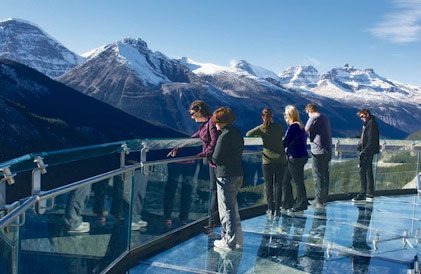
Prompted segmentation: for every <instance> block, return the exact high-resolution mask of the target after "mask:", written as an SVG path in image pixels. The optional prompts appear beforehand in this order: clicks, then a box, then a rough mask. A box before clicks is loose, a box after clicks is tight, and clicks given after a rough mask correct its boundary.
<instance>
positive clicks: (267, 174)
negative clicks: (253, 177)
mask: <svg viewBox="0 0 421 274" xmlns="http://www.w3.org/2000/svg"><path fill="white" fill-rule="evenodd" d="M262 171H263V178H264V180H265V189H266V201H267V203H268V210H269V211H270V212H273V211H274V210H275V205H274V203H273V183H274V180H273V175H274V174H273V173H274V172H273V168H272V165H271V164H264V165H262Z"/></svg>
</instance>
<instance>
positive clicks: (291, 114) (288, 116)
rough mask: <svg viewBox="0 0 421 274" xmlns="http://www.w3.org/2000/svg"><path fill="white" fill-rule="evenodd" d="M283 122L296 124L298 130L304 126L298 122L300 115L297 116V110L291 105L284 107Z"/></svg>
mask: <svg viewBox="0 0 421 274" xmlns="http://www.w3.org/2000/svg"><path fill="white" fill-rule="evenodd" d="M285 121H286V122H287V123H288V124H292V123H298V125H299V126H300V128H304V125H303V123H302V122H301V120H300V115H299V114H298V110H297V109H296V108H295V107H294V106H292V105H287V106H286V107H285Z"/></svg>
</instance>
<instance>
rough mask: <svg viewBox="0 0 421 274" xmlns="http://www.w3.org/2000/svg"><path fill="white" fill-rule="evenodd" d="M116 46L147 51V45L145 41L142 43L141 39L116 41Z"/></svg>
mask: <svg viewBox="0 0 421 274" xmlns="http://www.w3.org/2000/svg"><path fill="white" fill-rule="evenodd" d="M117 44H128V45H130V46H133V47H136V48H146V49H148V44H147V43H146V42H145V41H143V40H142V39H141V38H131V37H126V38H124V39H123V40H121V41H118V42H117Z"/></svg>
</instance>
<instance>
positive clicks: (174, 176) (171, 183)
mask: <svg viewBox="0 0 421 274" xmlns="http://www.w3.org/2000/svg"><path fill="white" fill-rule="evenodd" d="M179 166H180V164H168V180H167V183H166V184H165V189H164V218H165V219H166V220H170V219H171V215H172V211H173V205H174V197H175V192H176V189H177V185H178V181H179V177H180V174H181V173H180V172H179V171H180V169H179Z"/></svg>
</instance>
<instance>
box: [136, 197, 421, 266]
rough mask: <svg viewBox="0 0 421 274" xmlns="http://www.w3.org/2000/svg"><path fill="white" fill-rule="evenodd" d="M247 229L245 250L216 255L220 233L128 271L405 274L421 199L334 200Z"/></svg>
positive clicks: (419, 224)
mask: <svg viewBox="0 0 421 274" xmlns="http://www.w3.org/2000/svg"><path fill="white" fill-rule="evenodd" d="M242 228H243V232H244V247H243V249H237V250H234V251H231V252H222V253H219V252H216V251H214V249H213V241H214V240H215V239H218V238H219V232H220V231H219V230H216V231H215V233H214V234H211V235H209V236H206V235H204V234H201V235H199V236H197V237H194V238H192V239H190V240H188V241H186V242H184V243H182V244H180V245H178V246H175V247H173V248H172V249H170V250H167V251H166V252H163V253H161V254H159V255H157V256H155V257H152V258H150V259H149V260H147V261H139V264H138V265H137V266H136V267H134V268H132V269H131V270H130V271H129V273H131V274H133V273H145V272H146V273H213V272H225V273H236V272H237V273H284V272H288V273H290V274H292V273H341V274H345V273H367V272H371V273H407V271H408V269H413V268H414V265H417V263H415V262H416V261H417V260H418V259H417V256H418V253H419V250H420V249H419V245H418V238H421V229H420V228H421V198H420V197H417V196H416V195H405V196H393V197H376V198H375V201H374V203H359V204H353V203H352V202H351V201H338V202H332V203H329V204H328V205H327V206H326V208H324V209H313V208H312V207H309V209H308V210H306V211H305V212H304V213H303V214H300V215H289V214H282V216H281V217H280V218H268V217H267V216H258V217H255V218H252V219H248V220H245V221H243V222H242ZM406 235H408V237H407V236H406ZM373 241H375V242H376V243H375V244H374V243H373Z"/></svg>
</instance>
